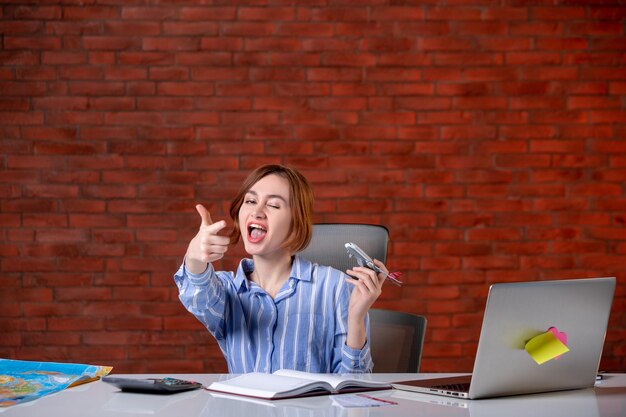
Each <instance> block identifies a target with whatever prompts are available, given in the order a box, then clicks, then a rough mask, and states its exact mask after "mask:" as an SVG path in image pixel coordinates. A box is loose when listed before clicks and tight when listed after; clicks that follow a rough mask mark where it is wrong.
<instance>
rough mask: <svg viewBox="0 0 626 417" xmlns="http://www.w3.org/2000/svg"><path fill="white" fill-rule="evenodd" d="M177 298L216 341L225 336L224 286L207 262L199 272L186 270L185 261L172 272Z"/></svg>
mask: <svg viewBox="0 0 626 417" xmlns="http://www.w3.org/2000/svg"><path fill="white" fill-rule="evenodd" d="M174 282H175V283H176V286H177V287H178V298H179V299H180V301H181V303H182V304H183V306H185V308H186V309H187V311H189V312H190V313H191V314H193V315H194V316H196V318H197V319H198V320H199V321H200V322H201V323H202V324H204V326H205V327H206V328H207V329H208V330H209V332H210V333H211V334H212V335H213V337H215V338H216V339H217V340H218V341H219V340H222V339H224V337H225V332H224V329H225V321H224V315H225V313H224V312H225V311H226V287H225V284H224V282H223V281H222V279H220V277H219V276H218V274H217V273H216V272H215V270H214V269H213V265H211V264H208V266H207V269H206V270H205V271H204V272H202V273H201V274H192V273H191V272H189V271H187V268H186V267H185V262H184V261H183V264H182V265H181V266H180V268H179V269H178V271H176V274H174Z"/></svg>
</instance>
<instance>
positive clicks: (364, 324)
mask: <svg viewBox="0 0 626 417" xmlns="http://www.w3.org/2000/svg"><path fill="white" fill-rule="evenodd" d="M196 210H197V211H198V213H199V214H200V217H201V219H202V220H201V225H200V230H199V231H198V234H197V235H196V236H195V237H194V238H193V239H192V240H191V242H190V243H189V247H188V249H187V253H186V255H185V259H184V261H183V264H182V265H181V267H180V268H179V270H178V272H176V274H175V275H174V280H175V282H176V285H177V286H178V289H179V298H180V300H181V302H182V303H183V305H184V306H185V307H186V308H187V310H189V311H190V312H191V313H192V314H193V315H195V316H196V317H197V318H198V320H200V321H201V322H202V323H203V324H204V325H205V326H206V327H207V329H208V330H209V332H211V334H212V335H213V336H214V337H215V338H216V339H217V341H218V343H219V346H220V348H221V350H222V353H223V354H224V356H225V358H226V361H227V363H228V369H229V371H230V372H231V373H247V372H266V373H271V372H274V371H276V370H278V369H281V368H286V369H296V370H300V371H307V372H323V373H349V372H371V370H372V366H373V364H372V359H371V354H370V350H369V343H368V341H367V335H368V321H367V312H368V310H369V309H370V307H371V306H372V304H373V303H374V301H376V299H377V298H378V296H379V295H380V293H381V288H382V284H383V281H384V279H385V277H384V275H383V274H379V276H377V275H376V273H375V272H373V271H372V270H370V269H368V268H364V267H355V268H353V269H349V270H347V271H346V273H347V274H349V275H351V276H352V277H355V278H358V279H353V278H350V277H348V276H347V275H346V274H344V273H342V272H340V271H338V270H336V269H333V268H330V267H327V266H322V265H317V264H312V263H311V262H310V261H308V260H306V259H304V258H301V257H299V256H298V255H295V253H297V252H298V251H300V250H302V249H304V248H305V247H306V246H307V245H308V243H309V241H310V239H311V231H312V211H313V193H312V191H311V187H310V186H309V184H308V182H307V180H306V178H304V176H303V175H302V174H300V173H299V172H297V171H296V170H294V169H291V168H287V167H284V166H281V165H265V166H261V167H259V168H257V169H256V170H254V171H253V172H252V173H251V174H250V175H249V176H248V178H247V179H246V180H245V181H244V183H243V185H242V187H241V189H240V190H239V193H238V194H237V196H236V197H235V199H234V200H233V202H232V203H231V206H230V217H231V218H232V220H233V222H234V228H233V231H232V233H231V235H230V237H226V236H221V235H219V232H220V231H221V230H222V229H223V228H224V227H226V222H225V221H223V220H222V221H219V222H216V223H213V221H212V220H211V216H210V214H209V212H208V211H207V210H206V209H205V208H204V207H203V206H202V205H197V206H196ZM239 238H241V239H242V240H243V243H244V247H245V250H246V252H247V253H248V254H250V255H251V256H252V259H243V260H242V261H241V263H240V264H239V268H238V269H237V271H236V272H234V273H233V272H229V271H219V272H216V271H215V270H214V269H213V266H212V264H211V262H213V261H216V260H218V259H221V258H222V257H223V256H224V254H225V253H226V251H227V250H228V245H229V244H233V243H236V242H237V241H238V240H239ZM375 262H376V264H377V265H378V266H379V267H380V268H381V269H382V270H384V271H385V272H387V270H386V268H385V266H384V265H383V264H382V263H381V262H378V261H375Z"/></svg>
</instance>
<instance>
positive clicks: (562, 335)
mask: <svg viewBox="0 0 626 417" xmlns="http://www.w3.org/2000/svg"><path fill="white" fill-rule="evenodd" d="M548 331H549V332H551V333H552V334H553V335H554V336H555V337H556V338H557V339H559V341H560V342H561V343H563V344H564V345H565V346H567V333H565V332H560V331H559V329H557V328H556V327H550V328H549V329H548ZM560 357H561V355H559V356H556V357H555V358H554V359H559V358H560Z"/></svg>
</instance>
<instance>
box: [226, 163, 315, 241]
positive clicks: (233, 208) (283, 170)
mask: <svg viewBox="0 0 626 417" xmlns="http://www.w3.org/2000/svg"><path fill="white" fill-rule="evenodd" d="M272 174H275V175H278V176H280V177H283V178H285V179H286V180H287V182H289V205H290V206H291V226H290V227H289V234H288V237H287V240H286V241H285V243H284V247H286V248H287V249H290V250H292V251H293V253H295V252H299V251H301V250H302V249H304V248H306V247H307V245H308V244H309V242H310V241H311V234H312V233H313V190H311V186H310V185H309V182H308V181H307V179H306V178H305V177H304V175H302V174H301V173H300V172H298V171H297V170H295V169H293V168H289V167H286V166H283V165H263V166H260V167H258V168H257V169H255V170H254V171H252V172H251V173H250V175H248V178H246V180H245V181H244V182H243V184H242V185H241V188H240V189H239V192H238V193H237V196H236V197H235V199H234V200H233V201H232V202H231V203H230V218H231V219H233V223H234V225H235V227H234V228H233V231H232V232H231V234H230V243H237V242H238V241H239V237H240V235H241V230H240V229H239V210H240V209H241V206H242V204H243V201H244V199H245V196H246V193H247V192H248V191H250V188H252V186H253V185H254V184H256V183H257V182H258V181H259V180H260V179H262V178H264V177H266V176H268V175H272Z"/></svg>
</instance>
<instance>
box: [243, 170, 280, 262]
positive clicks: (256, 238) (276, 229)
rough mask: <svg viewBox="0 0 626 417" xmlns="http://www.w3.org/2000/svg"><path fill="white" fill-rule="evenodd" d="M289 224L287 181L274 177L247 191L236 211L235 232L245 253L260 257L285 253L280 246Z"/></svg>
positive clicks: (261, 181) (271, 176)
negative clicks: (239, 234) (238, 234)
mask: <svg viewBox="0 0 626 417" xmlns="http://www.w3.org/2000/svg"><path fill="white" fill-rule="evenodd" d="M291 220H292V216H291V205H290V204H289V182H288V181H287V179H286V178H283V177H281V176H278V175H275V174H270V175H267V176H265V177H263V178H261V179H260V180H259V181H257V182H256V183H255V184H254V185H253V186H252V187H251V188H250V190H248V192H247V193H246V195H245V197H244V200H243V204H242V205H241V208H240V209H239V228H240V230H241V237H242V239H243V243H244V246H245V248H246V252H248V253H249V254H250V255H261V256H262V255H273V254H276V253H279V252H280V251H286V250H287V249H285V248H284V247H283V243H284V242H285V240H286V239H287V237H288V234H289V228H290V226H291Z"/></svg>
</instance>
